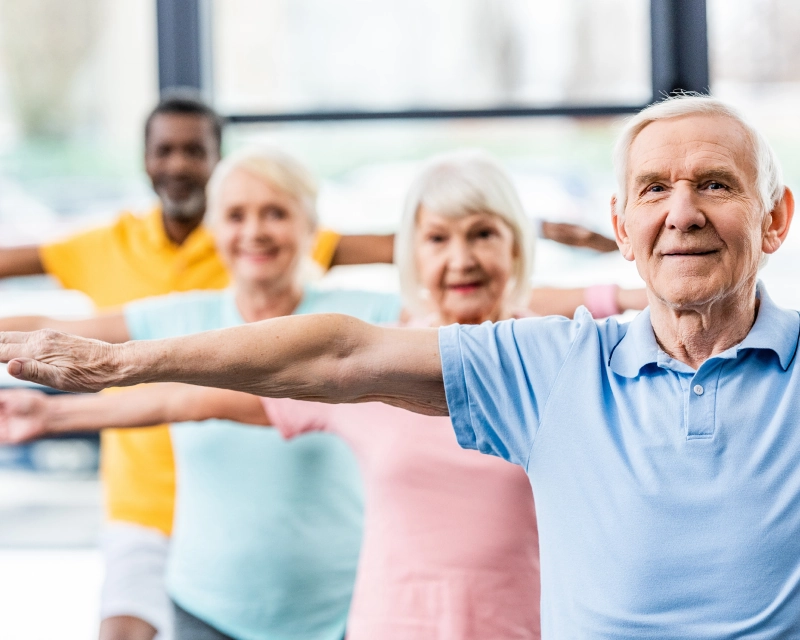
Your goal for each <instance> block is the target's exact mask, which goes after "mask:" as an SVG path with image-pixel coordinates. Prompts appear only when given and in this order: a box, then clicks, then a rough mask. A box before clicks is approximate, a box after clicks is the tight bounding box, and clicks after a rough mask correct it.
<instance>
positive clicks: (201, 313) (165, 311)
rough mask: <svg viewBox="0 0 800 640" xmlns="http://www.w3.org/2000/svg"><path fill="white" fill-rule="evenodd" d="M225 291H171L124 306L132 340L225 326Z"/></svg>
mask: <svg viewBox="0 0 800 640" xmlns="http://www.w3.org/2000/svg"><path fill="white" fill-rule="evenodd" d="M221 295H222V294H221V293H220V292H218V291H210V292H205V291H203V292H190V293H170V294H168V295H165V296H156V297H153V298H145V299H144V300H137V301H135V302H129V303H128V304H126V305H125V306H124V307H123V314H124V316H125V325H126V326H127V328H128V335H130V337H131V340H158V339H161V338H172V337H175V336H184V335H187V334H190V333H198V332H200V331H207V330H209V329H213V328H218V327H222V326H224V325H223V322H222V318H221V313H222V308H221Z"/></svg>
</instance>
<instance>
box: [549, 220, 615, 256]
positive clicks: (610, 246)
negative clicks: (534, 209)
mask: <svg viewBox="0 0 800 640" xmlns="http://www.w3.org/2000/svg"><path fill="white" fill-rule="evenodd" d="M542 237H543V238H546V239H547V240H553V241H554V242H558V243H560V244H566V245H569V246H571V247H586V248H587V249H594V250H595V251H600V252H602V253H608V252H610V251H616V250H617V248H618V247H617V242H616V240H614V239H613V238H608V237H606V236H604V235H602V234H599V233H597V232H595V231H592V230H591V229H587V228H586V227H582V226H581V225H578V224H567V223H565V222H546V221H543V222H542Z"/></svg>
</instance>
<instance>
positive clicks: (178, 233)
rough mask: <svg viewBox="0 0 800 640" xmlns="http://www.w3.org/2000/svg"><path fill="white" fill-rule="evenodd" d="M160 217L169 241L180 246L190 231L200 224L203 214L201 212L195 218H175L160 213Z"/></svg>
mask: <svg viewBox="0 0 800 640" xmlns="http://www.w3.org/2000/svg"><path fill="white" fill-rule="evenodd" d="M161 219H162V220H163V221H164V232H165V233H166V234H167V237H168V238H169V239H170V241H171V242H173V243H175V244H177V245H178V246H180V245H182V244H183V243H184V242H185V241H186V238H188V237H189V235H190V234H191V233H192V231H194V230H195V229H197V227H199V226H200V223H201V222H202V221H203V216H202V214H201V215H200V216H198V217H197V218H188V219H186V220H176V219H175V218H171V217H169V216H166V215H164V214H163V213H162V214H161Z"/></svg>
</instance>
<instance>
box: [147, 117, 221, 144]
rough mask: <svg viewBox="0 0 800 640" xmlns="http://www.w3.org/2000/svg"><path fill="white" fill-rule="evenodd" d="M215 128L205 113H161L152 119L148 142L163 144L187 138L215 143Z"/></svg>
mask: <svg viewBox="0 0 800 640" xmlns="http://www.w3.org/2000/svg"><path fill="white" fill-rule="evenodd" d="M214 139H215V136H214V128H213V126H212V125H211V121H210V120H209V119H208V118H206V117H205V116H203V115H200V114H194V113H159V114H156V115H155V116H154V117H153V119H152V120H151V121H150V128H149V130H148V142H149V143H150V144H163V143H165V142H181V141H186V140H191V141H202V142H206V143H213V142H214Z"/></svg>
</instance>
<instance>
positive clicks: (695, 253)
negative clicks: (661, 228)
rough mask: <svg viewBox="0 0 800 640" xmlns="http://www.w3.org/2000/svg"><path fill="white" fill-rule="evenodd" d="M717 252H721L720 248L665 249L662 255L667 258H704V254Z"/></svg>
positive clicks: (708, 254)
mask: <svg viewBox="0 0 800 640" xmlns="http://www.w3.org/2000/svg"><path fill="white" fill-rule="evenodd" d="M715 253H719V249H708V250H705V251H703V250H695V249H684V250H680V251H665V252H663V253H662V254H661V255H662V256H663V257H665V258H702V257H704V256H710V255H713V254H715Z"/></svg>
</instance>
